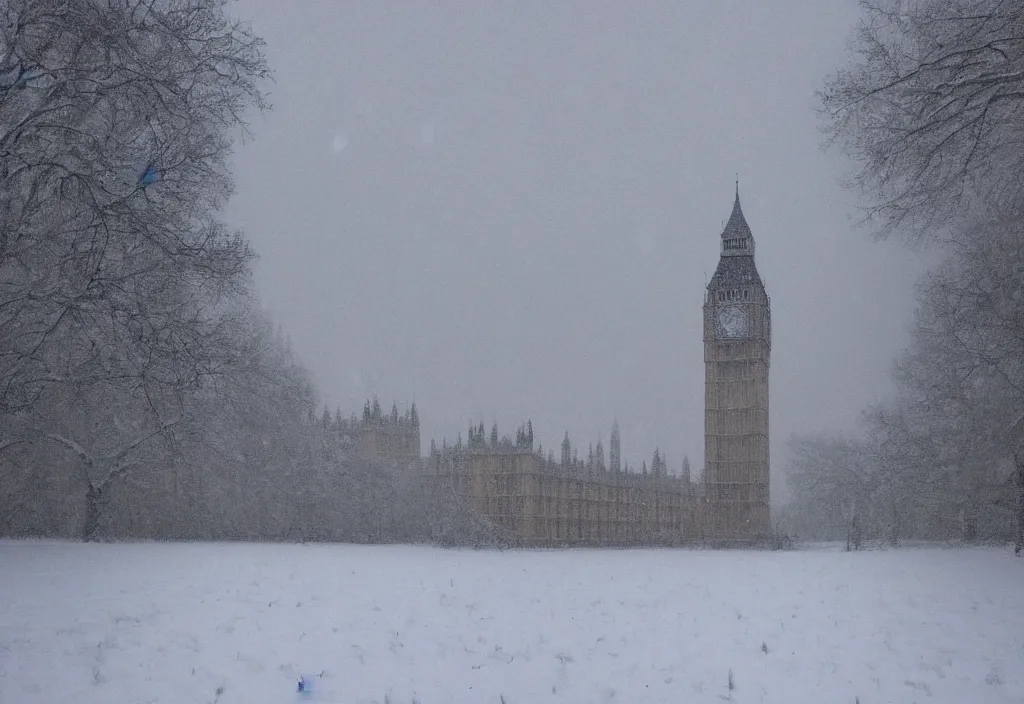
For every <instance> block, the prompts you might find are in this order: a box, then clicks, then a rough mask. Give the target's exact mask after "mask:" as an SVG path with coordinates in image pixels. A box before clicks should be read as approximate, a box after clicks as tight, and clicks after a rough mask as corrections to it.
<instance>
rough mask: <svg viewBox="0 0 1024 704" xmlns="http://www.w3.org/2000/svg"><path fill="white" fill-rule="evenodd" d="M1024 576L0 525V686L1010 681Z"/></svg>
mask: <svg viewBox="0 0 1024 704" xmlns="http://www.w3.org/2000/svg"><path fill="white" fill-rule="evenodd" d="M1022 595H1024V559H1015V558H1014V557H1013V555H1012V552H1008V551H1006V550H1003V549H995V548H992V549H945V548H925V549H922V548H911V549H900V550H888V551H872V552H861V553H845V552H842V551H841V550H839V549H838V548H836V547H832V548H828V549H821V548H818V549H814V550H804V551H793V552H714V551H701V550H550V551H505V552H497V551H493V552H492V551H469V550H441V549H434V548H428V547H411V546H388V547H369V546H345V545H330V546H303V545H257V544H163V543H151V544H114V545H103V544H100V545H97V544H86V545H83V544H74V543H62V542H46V541H0V702H2V703H3V704H31V703H34V702H46V703H50V702H60V703H65V702H103V703H104V704H106V703H123V704H153V703H157V702H159V703H161V704H164V703H166V704H170V703H172V702H173V703H174V704H182V703H185V702H198V703H203V704H206V703H209V702H217V704H230V703H231V702H245V703H246V704H254V703H257V702H267V703H274V704H278V703H282V702H286V703H292V702H303V701H313V702H340V703H345V704H357V703H360V704H364V703H369V702H378V703H380V704H383V702H385V701H389V702H392V703H393V704H410V703H411V702H419V703H420V704H436V703H440V702H467V703H468V702H473V703H474V704H477V703H487V702H493V703H494V704H500V702H501V698H502V697H504V700H505V702H507V704H538V703H540V702H581V703H582V702H587V703H591V702H628V703H630V704H635V703H638V702H666V703H667V702H672V703H674V704H676V703H683V702H688V703H690V702H709V703H715V704H718V703H719V702H722V701H723V700H728V699H729V697H730V692H729V690H728V682H729V672H730V670H731V671H732V679H733V684H734V689H733V690H732V692H731V700H732V701H734V702H740V703H761V702H764V703H772V702H779V703H780V704H781V703H785V704H793V703H795V702H813V703H816V704H817V703H826V702H827V703H842V702H848V703H849V704H854V702H855V701H858V700H859V702H860V703H861V704H874V703H876V702H901V703H902V702H907V703H911V702H929V703H935V704H940V703H943V702H950V703H953V702H955V703H957V704H961V703H966V702H971V703H982V702H1015V703H1019V702H1022V701H1024V598H1022ZM765 650H767V652H765ZM300 675H305V676H306V677H307V678H309V681H310V682H311V683H312V691H311V693H309V694H308V695H300V694H298V693H297V692H296V680H297V678H298V677H299V676H300ZM218 692H219V693H218Z"/></svg>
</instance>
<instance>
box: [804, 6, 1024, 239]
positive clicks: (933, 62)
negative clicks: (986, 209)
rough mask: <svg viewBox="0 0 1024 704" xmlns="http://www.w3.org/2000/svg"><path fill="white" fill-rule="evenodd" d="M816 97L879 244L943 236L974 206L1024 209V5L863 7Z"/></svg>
mask: <svg viewBox="0 0 1024 704" xmlns="http://www.w3.org/2000/svg"><path fill="white" fill-rule="evenodd" d="M861 5H862V7H863V9H864V17H863V18H862V20H861V21H860V24H859V26H858V28H857V31H856V35H855V38H854V41H853V46H852V48H853V51H854V52H855V56H856V58H855V60H854V61H853V63H852V64H851V65H850V66H848V67H847V68H844V69H843V70H841V71H839V72H837V73H836V74H835V75H834V76H832V77H831V78H830V79H829V80H828V82H827V83H826V85H825V89H824V91H822V93H821V99H822V104H823V111H824V115H825V117H826V118H827V120H828V126H827V130H828V131H829V132H830V134H831V138H832V140H833V142H837V143H839V144H841V145H842V147H843V148H844V149H845V151H846V153H847V154H849V155H850V156H851V157H852V158H853V159H854V160H855V162H856V163H857V167H858V171H857V172H856V176H855V179H854V182H855V183H856V185H857V186H859V187H860V189H861V190H862V191H863V192H864V193H866V194H867V195H868V197H870V198H872V199H875V202H874V203H873V204H872V205H871V206H870V207H869V208H868V213H869V216H870V217H873V218H877V219H878V221H879V228H878V231H879V234H880V235H883V236H885V235H888V234H891V233H893V232H894V231H896V230H899V231H900V232H901V233H902V234H904V235H907V236H908V237H910V238H911V239H916V238H919V237H921V236H941V235H943V234H944V232H943V230H944V228H945V226H946V225H947V224H948V223H950V222H952V221H953V220H955V219H956V218H957V217H958V216H959V214H960V212H961V210H962V208H963V206H964V204H965V203H969V202H971V201H973V200H975V199H980V200H982V201H987V202H992V203H999V204H1002V205H1003V206H1011V205H1012V206H1014V207H1018V208H1019V207H1021V206H1024V181H1022V180H1021V178H1020V174H1021V173H1022V172H1024V5H1022V4H1021V3H1020V2H1017V1H1016V0H921V1H920V2H906V1H905V0H867V1H865V2H862V3H861Z"/></svg>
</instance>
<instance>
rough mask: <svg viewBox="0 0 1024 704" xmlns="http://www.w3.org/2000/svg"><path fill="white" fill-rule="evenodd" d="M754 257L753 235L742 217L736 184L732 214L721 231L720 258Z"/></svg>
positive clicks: (737, 184) (737, 185)
mask: <svg viewBox="0 0 1024 704" xmlns="http://www.w3.org/2000/svg"><path fill="white" fill-rule="evenodd" d="M753 255H754V234H753V233H752V232H751V231H750V225H748V224H747V219H746V218H745V217H743V208H742V206H740V186H739V182H738V181H737V182H736V200H735V201H734V202H733V204H732V214H731V215H730V216H729V222H727V223H725V229H723V230H722V256H723V257H742V256H753Z"/></svg>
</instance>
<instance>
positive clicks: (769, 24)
mask: <svg viewBox="0 0 1024 704" xmlns="http://www.w3.org/2000/svg"><path fill="white" fill-rule="evenodd" d="M232 11H233V12H234V13H236V14H237V15H238V16H240V17H243V18H246V19H249V20H251V22H252V25H253V29H254V30H255V31H256V32H257V33H258V34H260V35H261V36H263V37H264V38H265V39H266V41H267V55H268V58H269V60H270V62H271V64H272V66H273V68H274V69H275V72H276V82H275V84H274V85H273V86H272V88H271V92H272V95H271V100H272V102H273V103H274V106H275V107H274V110H273V111H272V112H270V113H268V114H267V115H265V116H260V117H257V118H256V119H255V120H254V122H253V125H252V127H253V132H254V136H255V141H254V142H252V143H249V144H246V145H245V146H243V147H241V148H240V149H239V152H238V154H237V158H236V163H237V171H238V193H237V197H236V198H235V199H234V201H233V202H232V204H231V207H230V213H229V217H230V219H231V220H232V221H233V222H235V223H236V224H238V225H240V226H242V227H243V228H244V229H245V231H246V233H247V234H248V236H249V238H250V239H251V241H252V242H253V244H254V246H255V247H256V248H257V249H258V251H259V252H260V254H261V257H262V258H261V261H260V262H259V264H258V265H257V271H256V275H257V281H258V283H259V286H260V289H261V294H262V299H263V301H264V303H265V304H266V306H267V307H268V308H269V309H270V310H271V312H272V313H273V314H274V315H275V316H276V317H277V319H278V320H280V321H281V322H282V324H283V325H284V327H285V329H286V330H287V331H288V332H289V333H290V335H291V338H292V341H293V344H294V347H295V349H296V350H297V352H298V354H299V355H300V357H301V358H302V360H303V361H304V362H305V363H306V364H307V365H308V366H309V367H310V368H311V369H312V370H313V372H314V374H315V378H316V382H317V384H318V385H319V388H320V390H321V393H322V395H323V399H324V400H325V401H326V402H327V403H328V404H329V406H330V408H331V410H332V412H333V410H334V408H335V406H336V405H339V404H340V406H341V408H342V409H343V410H344V411H345V412H346V413H347V412H350V411H355V412H359V411H361V409H362V405H363V400H364V399H365V398H367V397H368V396H371V395H373V394H376V395H378V396H379V397H380V399H381V403H382V405H384V406H385V408H390V405H391V402H392V400H397V401H398V402H399V407H400V408H403V409H404V408H405V407H406V405H407V404H408V403H409V402H411V401H412V400H413V399H415V401H416V403H417V405H418V407H419V409H420V411H421V416H422V421H423V423H422V431H423V444H424V448H426V447H427V446H428V445H429V442H430V438H431V437H435V438H438V439H440V438H441V437H442V436H444V435H447V436H448V437H449V438H454V437H455V435H456V434H457V433H459V432H460V431H461V432H462V433H463V435H464V436H465V433H466V427H467V426H468V424H469V422H470V421H471V420H472V421H474V422H479V421H481V420H482V421H483V422H484V424H485V425H486V426H487V427H488V429H489V428H490V425H491V422H492V421H493V420H497V422H498V424H499V426H500V428H501V429H502V431H503V432H509V433H511V432H513V431H514V426H515V425H516V424H517V423H519V422H525V420H526V419H527V418H532V420H533V424H534V428H535V430H536V434H537V435H538V438H539V440H540V441H541V442H542V443H543V444H544V446H545V447H553V448H555V449H557V445H558V443H559V442H560V441H561V438H562V433H563V432H564V431H565V430H568V431H569V434H570V437H571V438H572V440H573V442H574V443H575V444H577V445H578V446H579V448H580V453H581V455H583V456H585V455H586V452H587V446H588V444H589V443H591V442H594V443H596V441H597V440H598V439H599V438H603V439H604V444H605V448H606V451H607V446H608V436H609V432H610V428H611V425H612V421H613V420H614V419H616V418H618V421H619V424H620V426H621V430H622V444H623V455H624V458H625V459H627V460H628V461H630V462H631V463H635V464H637V465H639V464H640V462H641V460H643V459H647V461H648V463H650V456H651V454H652V452H653V450H654V448H655V447H656V446H659V447H660V448H661V449H662V452H663V453H667V457H668V461H669V464H670V466H671V467H673V468H674V469H678V467H679V466H680V464H681V462H682V459H683V455H684V454H686V455H689V457H690V461H691V464H692V466H693V469H694V472H695V473H696V472H697V471H698V470H699V469H700V468H701V466H702V465H703V399H704V365H703V356H702V355H703V352H702V347H701V304H702V296H703V289H704V285H705V282H706V279H707V278H709V277H710V275H711V273H712V272H713V271H714V268H715V265H716V263H717V260H718V254H719V233H720V231H721V228H722V224H723V223H724V221H725V219H726V218H728V216H729V212H730V209H731V207H732V201H733V189H734V179H735V175H736V173H737V172H738V173H739V176H740V192H741V199H742V202H743V209H744V212H745V214H746V216H747V221H748V222H749V224H750V226H751V228H752V230H753V232H754V237H755V239H756V241H757V260H758V267H759V269H760V272H761V275H762V277H763V278H764V280H765V282H766V285H767V289H768V293H769V295H771V297H772V311H773V316H774V318H773V322H774V330H773V332H774V340H773V349H772V368H771V424H772V425H771V432H772V449H773V455H772V461H773V472H774V473H776V474H777V473H778V472H779V471H780V470H781V469H782V466H783V464H784V462H785V456H784V449H785V448H784V444H785V439H786V437H787V436H788V435H789V434H790V433H791V432H794V431H808V430H817V429H843V428H849V427H851V426H852V425H853V423H855V422H856V419H857V416H858V414H859V412H860V410H861V409H862V408H863V407H864V406H865V405H866V404H868V403H872V402H875V401H878V400H880V399H881V398H883V397H884V396H885V394H886V393H887V392H888V390H889V379H888V372H889V369H890V365H891V362H892V360H893V357H894V355H895V354H896V353H897V351H898V350H899V348H900V347H901V346H902V345H904V344H905V343H906V341H907V335H906V329H907V326H908V325H909V323H910V317H911V311H912V308H913V301H912V285H913V281H914V278H915V277H916V275H917V273H918V272H919V271H920V265H919V264H918V262H916V261H915V259H914V257H913V255H911V254H909V253H907V252H905V251H903V250H901V249H900V248H899V247H898V246H896V245H893V244H884V243H883V244H879V243H874V242H872V241H871V239H870V237H869V236H868V234H867V233H866V232H863V231H860V230H856V231H855V229H854V226H853V219H854V218H855V217H856V212H855V209H854V206H855V204H856V202H857V200H856V197H855V195H854V194H852V193H849V192H847V191H844V190H843V189H842V187H841V185H840V182H841V179H842V177H843V176H844V175H845V174H846V165H845V164H844V163H843V161H842V159H841V157H840V156H839V155H838V154H836V153H832V152H824V151H823V150H822V149H821V143H822V135H821V133H820V132H819V130H818V125H819V122H818V118H817V116H816V114H815V110H816V107H817V103H816V100H815V97H814V91H815V90H816V89H817V88H819V87H820V86H821V83H822V80H823V78H824V77H825V75H826V74H827V73H829V72H830V71H831V70H833V69H834V68H835V67H836V66H838V65H839V64H841V63H842V62H843V61H844V58H845V45H846V40H847V38H848V37H849V34H850V28H851V26H852V24H853V22H854V20H855V18H856V12H857V8H856V3H855V2H853V0H850V1H849V2H846V1H844V2H820V0H815V1H813V2H812V1H811V0H805V1H803V2H800V1H795V0H794V1H790V2H782V1H777V2H753V1H752V0H747V1H746V2H741V1H739V0H724V1H719V2H713V3H705V2H680V1H678V0H672V1H669V0H665V1H662V2H645V3H630V2H621V1H620V0H616V1H614V2H611V1H609V2H601V3H599V2H568V3H553V2H547V1H544V2H521V1H520V2H505V3H491V2H481V1H480V0H467V1H466V2H443V3H398V2H370V1H367V2H338V1H329V0H318V1H314V0H294V1H293V2H281V0H239V1H238V2H236V3H235V4H234V5H233V6H232Z"/></svg>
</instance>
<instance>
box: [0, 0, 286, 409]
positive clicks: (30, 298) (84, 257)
mask: <svg viewBox="0 0 1024 704" xmlns="http://www.w3.org/2000/svg"><path fill="white" fill-rule="evenodd" d="M224 4H225V3H224V1H223V0H149V1H145V2H143V1H141V0H111V1H110V2H107V1H106V0H103V1H102V2H101V1H99V0H11V1H10V2H5V3H3V4H2V7H0V411H4V412H17V411H19V410H24V409H30V408H31V407H32V406H33V404H35V403H36V402H38V401H39V400H40V398H41V397H42V396H43V395H44V394H45V393H46V391H47V389H49V388H52V387H54V386H59V387H75V388H77V389H81V387H82V386H83V385H89V384H95V383H105V384H121V385H123V386H126V387H131V388H142V389H145V390H146V391H148V392H150V393H151V394H154V395H160V393H162V392H164V391H167V390H176V389H179V388H180V387H181V386H182V385H185V384H189V383H194V382H195V380H196V378H197V377H198V376H200V375H202V374H204V373H209V372H211V371H213V370H215V369H216V367H217V364H218V362H219V360H218V354H219V353H218V352H217V351H215V341H216V339H217V333H218V330H219V324H220V317H219V313H220V311H219V308H218V307H219V306H220V305H221V304H222V303H223V302H224V300H225V299H224V297H225V295H230V294H231V293H232V292H237V291H238V290H239V289H240V288H244V286H245V285H246V282H247V280H248V265H249V260H250V259H251V256H252V254H251V252H250V250H249V248H248V245H247V244H246V243H245V241H244V240H243V239H242V238H241V236H240V235H238V234H236V233H232V232H230V231H228V229H227V228H226V227H225V225H224V224H223V223H222V222H220V221H219V220H218V219H217V210H218V209H219V208H220V206H221V205H222V204H223V202H224V200H225V199H226V198H227V196H228V195H229V194H230V192H231V188H232V181H231V177H230V173H229V171H228V169H227V165H226V159H227V156H228V154H229V150H230V146H231V142H232V131H233V130H234V131H237V129H238V128H240V127H243V126H244V122H243V120H242V117H241V116H242V115H243V113H244V112H245V110H247V109H248V108H250V107H252V106H256V107H262V106H263V105H264V97H263V94H262V93H261V91H260V88H259V83H260V81H261V80H262V79H264V78H266V77H267V75H268V69H267V67H266V64H265V62H264V59H263V56H262V53H261V48H260V47H261V42H260V41H259V40H258V39H257V38H255V37H253V36H252V35H251V34H249V32H248V31H247V29H246V28H245V27H243V26H241V25H238V24H235V23H233V22H231V21H230V20H229V19H228V18H227V17H226V16H225V15H224V13H223V5H224Z"/></svg>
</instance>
